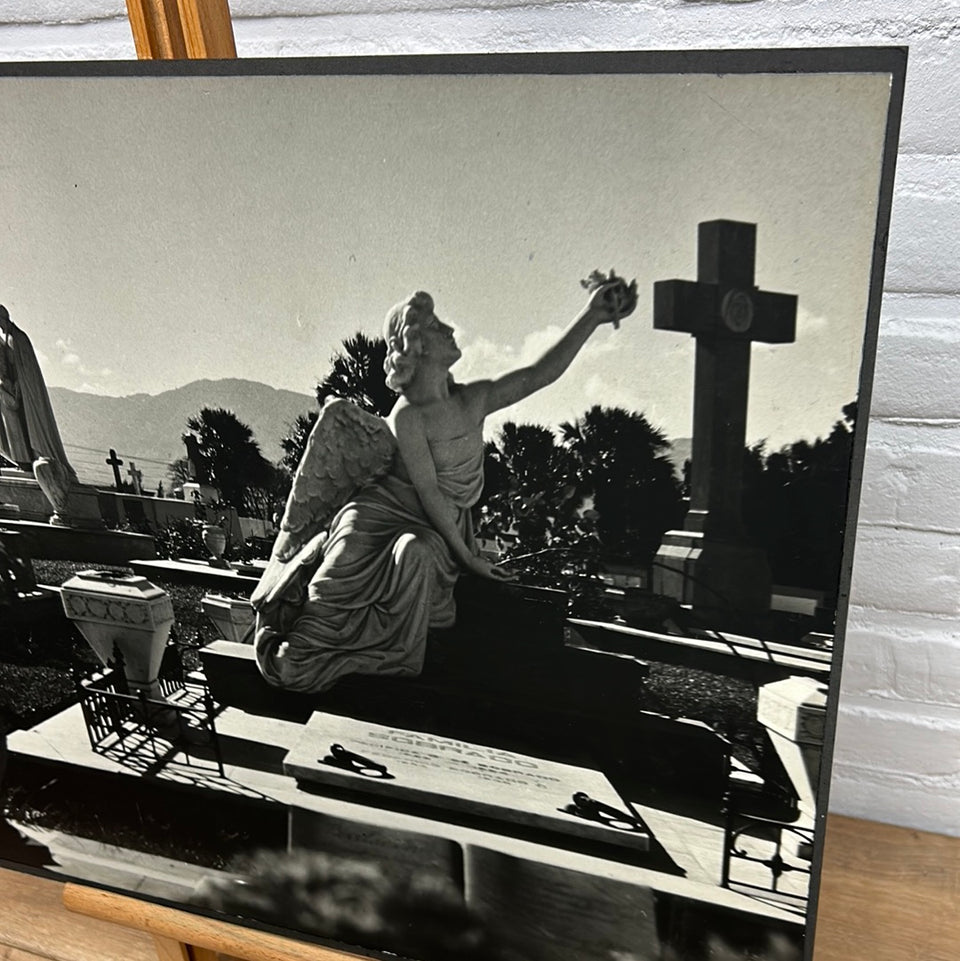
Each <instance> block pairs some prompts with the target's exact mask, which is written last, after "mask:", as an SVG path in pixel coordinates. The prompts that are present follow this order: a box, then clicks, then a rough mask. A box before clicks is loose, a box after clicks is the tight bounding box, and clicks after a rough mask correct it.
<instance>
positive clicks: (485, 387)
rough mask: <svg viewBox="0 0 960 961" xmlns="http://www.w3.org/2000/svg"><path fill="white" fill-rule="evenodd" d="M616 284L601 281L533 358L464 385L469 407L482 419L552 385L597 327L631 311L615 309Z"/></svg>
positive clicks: (612, 321)
mask: <svg viewBox="0 0 960 961" xmlns="http://www.w3.org/2000/svg"><path fill="white" fill-rule="evenodd" d="M618 283H621V282H614V283H608V284H604V285H603V286H601V287H598V288H597V289H596V290H595V291H593V293H591V295H590V299H589V300H588V301H587V304H586V306H585V307H584V308H583V310H582V311H580V313H579V314H578V315H577V316H576V317H575V318H574V320H573V322H572V323H571V324H570V325H569V326H568V327H567V329H566V330H565V331H564V332H563V334H562V335H561V336H560V339H559V340H557V342H556V343H554V344H553V345H552V346H550V347H549V348H548V349H547V350H546V351H545V352H544V353H543V354H542V356H541V357H540V358H539V359H538V360H537V361H535V362H534V363H532V364H530V365H529V366H528V367H521V368H519V369H518V370H513V371H510V372H509V373H507V374H504V375H502V376H501V377H497V378H495V379H493V380H481V381H475V382H474V383H472V384H468V385H467V386H466V388H465V390H466V391H467V396H466V402H467V403H468V404H469V406H470V407H471V409H472V410H473V411H475V412H476V413H477V414H478V415H479V417H480V418H483V417H485V416H486V415H487V414H491V413H493V412H494V411H496V410H500V409H501V408H503V407H509V406H510V405H511V404H515V403H517V401H520V400H523V398H524V397H527V396H529V395H530V394H533V393H535V392H536V391H538V390H540V389H541V388H543V387H546V386H547V385H548V384H552V383H553V382H554V381H555V380H556V379H557V378H558V377H560V375H561V374H562V373H563V372H564V371H565V370H566V369H567V368H568V367H569V366H570V364H571V362H572V361H573V358H574V357H576V356H577V354H578V353H579V352H580V348H581V347H583V345H584V344H585V343H586V342H587V340H588V339H589V337H590V335H591V334H592V333H593V332H594V331H595V330H596V329H597V327H599V326H600V325H601V324H610V323H614V322H616V321H618V320H620V318H622V317H625V316H626V315H627V314H629V313H631V312H632V310H633V307H634V306H635V303H634V304H633V305H631V306H630V307H629V309H627V310H618V309H617V298H615V297H611V296H609V295H610V293H611V291H612V290H613V288H614V287H616V286H617V284H618Z"/></svg>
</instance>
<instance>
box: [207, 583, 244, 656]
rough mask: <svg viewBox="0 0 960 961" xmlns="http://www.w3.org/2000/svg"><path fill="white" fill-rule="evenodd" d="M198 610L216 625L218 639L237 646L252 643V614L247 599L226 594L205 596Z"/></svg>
mask: <svg viewBox="0 0 960 961" xmlns="http://www.w3.org/2000/svg"><path fill="white" fill-rule="evenodd" d="M200 610H202V611H203V613H204V614H206V615H207V617H209V618H210V620H211V621H213V623H214V624H215V625H216V627H217V630H218V631H219V632H220V637H222V638H223V639H224V640H225V641H234V642H236V643H237V644H251V643H253V631H252V630H251V628H252V627H253V621H254V613H253V608H252V607H251V606H250V601H249V599H247V598H245V597H228V596H227V595H226V594H216V593H210V594H205V595H204V596H203V597H202V598H201V600H200Z"/></svg>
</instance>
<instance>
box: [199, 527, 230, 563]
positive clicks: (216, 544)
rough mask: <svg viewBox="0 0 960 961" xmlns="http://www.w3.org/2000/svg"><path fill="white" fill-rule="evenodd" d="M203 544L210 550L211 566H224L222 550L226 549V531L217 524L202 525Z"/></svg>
mask: <svg viewBox="0 0 960 961" xmlns="http://www.w3.org/2000/svg"><path fill="white" fill-rule="evenodd" d="M202 536H203V546H204V547H206V549H207V550H208V551H210V566H211V567H226V566H227V562H226V561H225V560H224V559H223V552H224V551H225V550H226V549H227V532H226V531H225V530H224V529H223V528H222V527H221V526H220V525H219V524H204V525H203V532H202Z"/></svg>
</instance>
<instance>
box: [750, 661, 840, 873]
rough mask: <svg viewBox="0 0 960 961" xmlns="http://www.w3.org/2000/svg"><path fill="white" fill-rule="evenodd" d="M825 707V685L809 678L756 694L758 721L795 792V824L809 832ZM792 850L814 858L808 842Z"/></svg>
mask: <svg viewBox="0 0 960 961" xmlns="http://www.w3.org/2000/svg"><path fill="white" fill-rule="evenodd" d="M826 710H827V687H826V685H825V684H824V683H823V682H822V681H817V680H814V679H813V678H809V677H788V678H786V679H785V680H782V681H775V682H773V683H771V684H764V685H763V686H762V687H761V688H760V690H759V692H758V695H757V720H758V721H759V722H760V723H761V724H762V725H763V726H764V727H765V728H766V730H767V734H768V735H769V737H770V742H771V743H772V744H773V747H774V750H775V751H776V752H777V755H778V756H779V758H780V761H781V762H782V763H783V767H784V770H785V771H786V772H787V776H788V777H789V778H790V783H791V784H792V785H793V789H794V791H795V792H796V795H797V807H798V809H799V812H800V814H799V818H798V820H797V822H796V823H797V825H798V826H803V827H807V828H809V829H810V830H811V831H812V830H813V827H814V825H815V823H816V816H817V788H818V787H819V783H820V759H821V755H822V754H823V738H824V730H825V726H826ZM795 849H796V853H797V854H798V855H799V856H800V857H803V858H806V859H808V860H809V859H810V858H812V857H813V849H812V845H810V844H805V843H802V842H801V843H799V844H797V845H796V846H795Z"/></svg>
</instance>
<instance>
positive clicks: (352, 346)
mask: <svg viewBox="0 0 960 961" xmlns="http://www.w3.org/2000/svg"><path fill="white" fill-rule="evenodd" d="M386 356H387V343H386V341H385V340H384V339H383V338H382V337H374V338H371V337H367V335H366V334H364V333H361V332H357V333H356V334H354V335H353V336H352V337H348V338H347V339H346V340H345V341H344V342H343V348H342V349H341V350H339V351H337V353H335V354H334V355H333V359H332V360H331V367H330V373H328V374H327V376H326V377H324V378H323V380H322V381H321V382H320V383H319V384H318V385H317V400H318V401H319V402H320V404H321V406H322V405H323V402H324V401H325V400H326V399H327V398H328V397H343V398H345V399H347V400H352V401H353V402H354V403H355V404H357V405H358V406H359V407H362V408H363V409H364V410H366V411H369V412H370V413H371V414H379V415H380V416H381V417H384V416H386V415H387V414H389V413H390V411H391V410H392V408H393V405H394V403H395V401H396V399H397V395H396V394H395V393H394V392H393V391H392V390H390V388H389V387H387V381H386V375H385V374H384V372H383V362H384V360H385V359H386Z"/></svg>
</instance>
